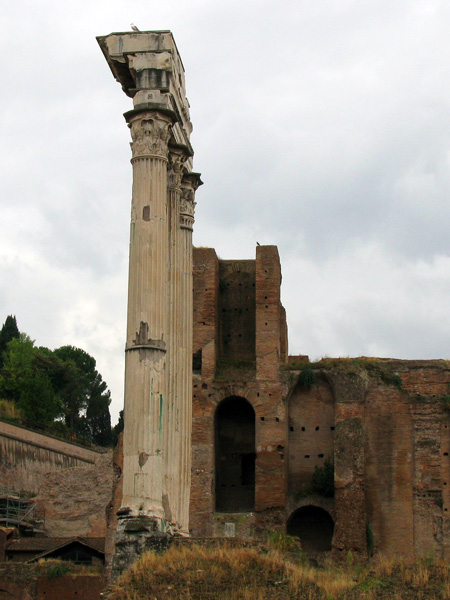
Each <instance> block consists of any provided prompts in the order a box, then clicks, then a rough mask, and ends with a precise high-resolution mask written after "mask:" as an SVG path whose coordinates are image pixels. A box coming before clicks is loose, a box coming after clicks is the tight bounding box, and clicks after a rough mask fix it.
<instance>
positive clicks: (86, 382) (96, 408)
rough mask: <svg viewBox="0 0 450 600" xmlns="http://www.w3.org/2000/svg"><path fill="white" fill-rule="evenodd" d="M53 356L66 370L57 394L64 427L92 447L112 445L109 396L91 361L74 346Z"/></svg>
mask: <svg viewBox="0 0 450 600" xmlns="http://www.w3.org/2000/svg"><path fill="white" fill-rule="evenodd" d="M54 355H55V356H56V357H58V358H59V359H60V360H61V361H63V363H64V364H65V365H66V366H67V368H68V371H67V373H66V375H67V377H66V382H65V385H64V386H63V387H62V388H61V390H60V394H61V399H62V402H63V407H64V415H65V420H66V424H67V425H68V426H69V427H70V426H71V427H72V428H74V429H75V430H78V432H79V433H83V434H84V435H88V436H89V437H90V438H91V439H92V440H93V441H94V442H95V443H97V444H99V445H101V446H108V445H109V444H111V442H112V436H111V416H110V413H109V405H110V403H111V394H110V392H109V390H108V386H107V385H106V383H105V382H104V381H103V379H102V376H101V375H100V373H99V372H98V371H97V369H96V361H95V359H94V358H93V357H92V356H91V355H90V354H88V353H87V352H85V351H84V350H81V348H75V347H74V346H62V347H61V348H57V349H56V350H55V351H54ZM74 369H75V371H73V370H74ZM70 370H72V372H70ZM74 375H76V376H75V377H74Z"/></svg>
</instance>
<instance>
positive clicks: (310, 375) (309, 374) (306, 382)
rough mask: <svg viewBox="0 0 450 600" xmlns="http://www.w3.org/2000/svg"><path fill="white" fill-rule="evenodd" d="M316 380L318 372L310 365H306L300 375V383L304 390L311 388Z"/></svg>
mask: <svg viewBox="0 0 450 600" xmlns="http://www.w3.org/2000/svg"><path fill="white" fill-rule="evenodd" d="M315 380H316V374H315V373H314V371H313V370H312V369H311V368H310V367H304V368H303V369H302V370H301V371H300V375H299V376H298V385H299V386H300V388H301V389H302V390H310V389H311V388H312V386H313V384H314V382H315Z"/></svg>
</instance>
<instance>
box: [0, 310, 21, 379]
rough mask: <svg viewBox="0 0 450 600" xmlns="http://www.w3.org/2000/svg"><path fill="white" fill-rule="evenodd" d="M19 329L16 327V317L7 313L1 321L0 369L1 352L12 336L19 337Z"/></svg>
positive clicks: (1, 364) (1, 365)
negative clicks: (2, 321) (3, 320)
mask: <svg viewBox="0 0 450 600" xmlns="http://www.w3.org/2000/svg"><path fill="white" fill-rule="evenodd" d="M19 335H20V333H19V329H18V327H17V321H16V317H15V316H14V317H13V316H12V315H8V316H7V317H6V321H5V322H4V323H3V327H2V328H1V330H0V369H1V368H2V367H3V361H4V358H3V354H4V352H5V350H6V346H7V345H8V344H9V342H10V341H11V340H13V339H14V338H19Z"/></svg>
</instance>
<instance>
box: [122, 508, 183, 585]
mask: <svg viewBox="0 0 450 600" xmlns="http://www.w3.org/2000/svg"><path fill="white" fill-rule="evenodd" d="M120 512H121V511H119V514H118V520H117V532H116V549H115V553H114V557H113V561H112V571H111V576H112V579H113V580H114V579H116V578H117V577H118V576H119V575H120V574H121V573H122V572H123V571H125V570H126V569H128V568H129V567H131V565H132V564H133V563H134V562H135V561H136V560H137V559H138V558H140V557H141V556H142V554H143V553H144V552H149V551H154V552H164V551H165V550H167V548H168V547H169V546H170V544H171V542H172V539H173V535H172V532H171V530H170V529H168V527H167V526H166V522H165V521H164V520H163V519H159V518H158V517H152V516H138V517H136V516H129V515H121V514H120Z"/></svg>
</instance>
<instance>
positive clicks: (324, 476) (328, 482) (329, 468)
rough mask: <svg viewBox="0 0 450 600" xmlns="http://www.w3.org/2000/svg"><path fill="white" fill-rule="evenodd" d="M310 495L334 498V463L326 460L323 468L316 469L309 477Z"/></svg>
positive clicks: (328, 459)
mask: <svg viewBox="0 0 450 600" xmlns="http://www.w3.org/2000/svg"><path fill="white" fill-rule="evenodd" d="M310 490H311V493H313V494H319V495H320V496H325V498H332V497H333V496H334V463H333V461H332V460H331V459H330V458H326V459H325V462H324V463H323V467H316V468H315V469H314V473H313V474H312V477H311V487H310Z"/></svg>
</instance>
